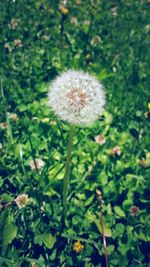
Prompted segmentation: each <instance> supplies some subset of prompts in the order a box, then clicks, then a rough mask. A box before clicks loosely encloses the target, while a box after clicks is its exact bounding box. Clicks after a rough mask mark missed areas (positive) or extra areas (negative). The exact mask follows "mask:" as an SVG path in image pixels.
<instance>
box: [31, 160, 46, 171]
mask: <svg viewBox="0 0 150 267" xmlns="http://www.w3.org/2000/svg"><path fill="white" fill-rule="evenodd" d="M35 163H36V166H35ZM44 164H45V163H44V161H43V160H42V159H35V162H34V160H31V161H30V167H31V169H32V170H35V169H36V167H37V169H38V170H40V169H42V168H43V166H44Z"/></svg>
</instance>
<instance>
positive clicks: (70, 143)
mask: <svg viewBox="0 0 150 267" xmlns="http://www.w3.org/2000/svg"><path fill="white" fill-rule="evenodd" d="M73 134H74V127H73V126H71V127H70V133H69V141H68V147H67V158H66V169H65V175H64V179H63V192H62V197H63V211H62V225H63V226H64V225H65V219H66V216H67V209H68V204H67V195H68V186H69V173H70V162H71V152H72V147H73Z"/></svg>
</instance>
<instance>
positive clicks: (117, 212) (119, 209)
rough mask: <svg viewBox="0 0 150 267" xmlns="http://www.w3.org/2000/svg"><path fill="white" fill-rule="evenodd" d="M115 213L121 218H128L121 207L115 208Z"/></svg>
mask: <svg viewBox="0 0 150 267" xmlns="http://www.w3.org/2000/svg"><path fill="white" fill-rule="evenodd" d="M114 211H115V213H116V214H117V215H118V216H119V217H125V216H126V215H125V213H124V211H123V210H122V209H121V208H120V207H119V206H115V207H114Z"/></svg>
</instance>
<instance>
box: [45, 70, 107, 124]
mask: <svg viewBox="0 0 150 267" xmlns="http://www.w3.org/2000/svg"><path fill="white" fill-rule="evenodd" d="M48 98H49V105H50V106H51V107H52V109H53V111H54V112H55V114H56V115H58V116H59V117H60V118H61V119H62V120H64V121H67V122H69V123H71V124H73V125H78V126H89V125H91V124H92V123H94V122H95V121H96V120H97V119H98V118H99V115H100V114H101V113H102V112H103V110H104V105H105V92H104V89H103V86H102V84H101V83H100V82H98V81H97V80H96V79H95V78H94V77H92V76H90V75H89V74H88V73H84V72H83V71H74V70H69V71H67V72H64V73H62V74H61V75H60V76H58V77H57V78H56V79H55V80H54V81H53V82H52V84H51V90H50V92H49V94H48Z"/></svg>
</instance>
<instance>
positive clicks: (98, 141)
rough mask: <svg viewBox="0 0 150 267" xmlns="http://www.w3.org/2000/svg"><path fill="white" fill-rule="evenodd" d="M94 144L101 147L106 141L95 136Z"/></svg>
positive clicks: (102, 137) (101, 137) (100, 136)
mask: <svg viewBox="0 0 150 267" xmlns="http://www.w3.org/2000/svg"><path fill="white" fill-rule="evenodd" d="M95 142H96V143H97V144H100V145H103V144H105V143H106V139H105V137H104V136H103V135H97V136H95Z"/></svg>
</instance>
